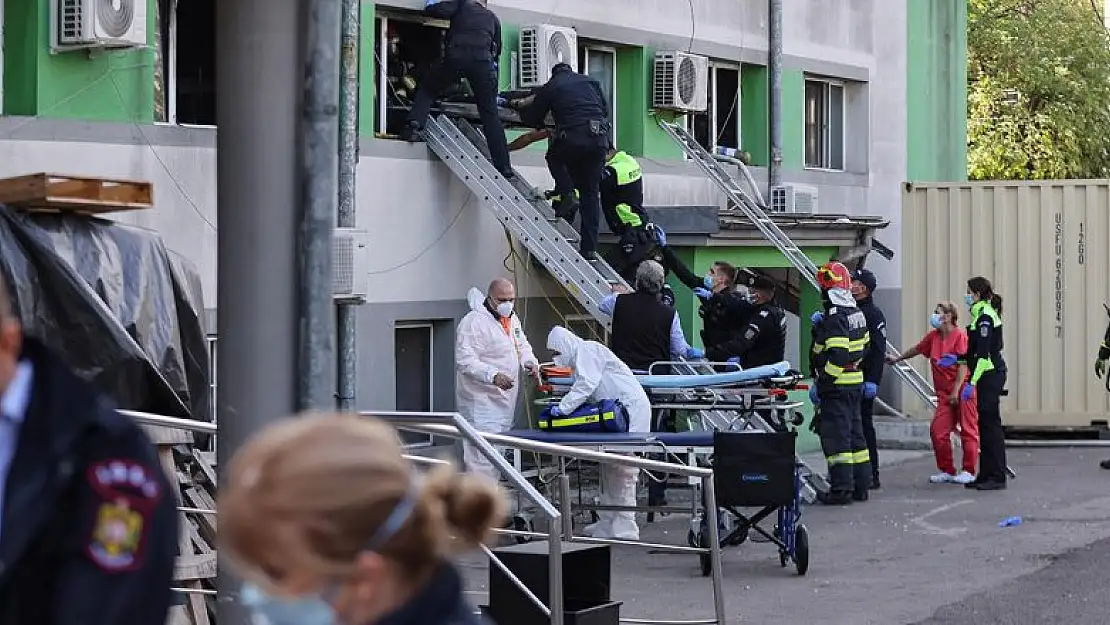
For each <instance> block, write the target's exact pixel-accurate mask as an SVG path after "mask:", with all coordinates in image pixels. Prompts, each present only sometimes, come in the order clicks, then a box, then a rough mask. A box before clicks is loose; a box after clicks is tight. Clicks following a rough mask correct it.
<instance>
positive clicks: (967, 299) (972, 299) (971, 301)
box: [964, 293, 975, 308]
mask: <svg viewBox="0 0 1110 625" xmlns="http://www.w3.org/2000/svg"><path fill="white" fill-rule="evenodd" d="M964 302H966V303H967V307H968V308H971V307H972V306H973V305H974V304H975V296H974V295H972V294H971V293H968V294H967V295H965V296H964Z"/></svg>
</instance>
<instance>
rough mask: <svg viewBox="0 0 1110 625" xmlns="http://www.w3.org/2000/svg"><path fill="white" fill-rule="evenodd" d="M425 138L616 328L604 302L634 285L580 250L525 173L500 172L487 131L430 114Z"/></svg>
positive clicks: (601, 319)
mask: <svg viewBox="0 0 1110 625" xmlns="http://www.w3.org/2000/svg"><path fill="white" fill-rule="evenodd" d="M424 140H425V141H426V142H427V143H428V147H430V148H431V149H432V151H433V152H435V154H436V156H438V157H439V158H440V160H442V161H443V162H444V163H446V164H447V167H449V168H450V169H451V171H452V172H454V174H455V175H456V176H457V177H458V178H459V180H461V181H462V182H463V184H465V185H466V186H467V188H469V189H470V191H471V192H472V193H474V195H475V196H477V197H478V199H479V200H481V202H482V203H483V204H485V205H486V206H487V207H489V209H490V210H492V211H493V213H494V215H496V216H497V219H498V220H499V221H500V222H501V223H502V224H503V225H504V226H505V227H506V228H507V229H508V230H509V232H510V233H512V235H513V236H514V237H515V238H516V239H517V240H518V241H520V242H521V243H523V244H524V247H525V248H526V249H527V250H528V251H529V252H530V253H531V254H532V256H533V257H534V258H536V259H537V260H538V261H539V262H540V263H541V264H542V265H543V266H544V267H545V268H546V269H547V270H548V271H549V272H551V275H552V276H554V277H555V279H556V280H558V281H559V283H560V284H562V285H563V287H564V288H565V289H566V290H567V291H568V292H570V294H571V295H572V296H573V297H574V298H575V299H576V300H578V302H579V303H580V304H582V306H583V307H585V308H586V310H587V311H589V313H590V315H592V316H593V317H594V319H597V320H598V322H599V323H601V324H602V325H604V327H605V328H606V329H607V330H609V329H611V326H612V323H613V320H612V318H611V317H610V316H609V315H606V314H604V313H602V312H601V310H600V308H599V306H600V304H601V300H602V299H603V298H604V297H605V296H606V295H610V294H611V293H612V292H613V286H614V285H618V284H619V285H624V286H628V285H627V284H626V283H625V281H624V280H623V279H622V278H621V277H620V275H619V274H618V273H617V272H616V271H615V270H614V269H613V268H612V267H610V266H609V264H608V263H606V262H605V261H603V260H601V259H600V258H599V259H597V260H593V261H587V260H586V259H585V258H583V257H582V256H581V254H579V253H578V246H577V243H578V241H579V236H578V233H577V232H575V230H574V228H573V227H572V226H571V225H570V224H568V223H567V222H566V221H564V220H562V219H560V218H558V217H556V216H555V212H554V210H553V209H552V208H551V205H550V204H549V203H548V202H546V201H545V200H543V198H539V197H536V194H535V193H534V192H533V190H532V189H531V188H530V187H529V186H528V184H527V182H526V181H525V180H524V178H523V176H521V175H520V174H517V175H516V176H514V177H513V179H511V180H506V179H505V177H504V176H502V175H501V174H500V173H498V171H497V170H496V169H495V168H494V167H493V164H492V163H491V162H490V161H489V158H488V157H487V154H488V152H487V149H486V146H485V139H484V138H482V136H481V133H479V132H478V130H477V129H476V128H474V127H473V126H472V125H470V123H469V122H467V121H466V120H463V119H455V120H453V119H451V118H448V117H446V116H443V115H440V116H432V117H429V119H428V122H427V124H426V125H425V127H424Z"/></svg>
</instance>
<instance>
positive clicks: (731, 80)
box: [686, 62, 740, 152]
mask: <svg viewBox="0 0 1110 625" xmlns="http://www.w3.org/2000/svg"><path fill="white" fill-rule="evenodd" d="M706 89H707V90H708V101H709V107H708V108H707V109H706V110H705V112H704V113H691V114H687V115H686V128H687V130H688V131H689V132H690V134H692V135H693V136H694V139H696V140H697V142H698V143H700V144H701V146H702V147H703V148H705V149H706V150H709V151H710V152H712V151H714V150H716V149H717V148H733V149H740V67H739V66H738V65H734V64H728V63H716V62H713V63H710V65H709V84H708V85H706Z"/></svg>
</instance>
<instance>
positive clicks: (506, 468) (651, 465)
mask: <svg viewBox="0 0 1110 625" xmlns="http://www.w3.org/2000/svg"><path fill="white" fill-rule="evenodd" d="M359 414H360V415H364V416H368V417H376V418H379V419H384V420H386V421H390V422H392V423H393V424H394V426H395V427H397V429H401V430H408V431H413V432H420V433H424V434H432V435H439V436H444V437H447V438H463V439H465V440H466V441H468V442H470V443H471V444H473V445H474V446H475V447H477V448H478V449H479V450H481V451H482V453H483V455H485V456H486V457H487V458H488V459H489V460H490V461H491V462H492V463H493V464H494V465H495V466H497V468H498V469H499V470H500V471H501V472H502V473H503V474H504V475H506V476H507V477H508V479H509V481H510V482H512V483H513V484H514V485H515V486H517V487H518V488H520V489H521V491H522V492H523V493H524V494H525V495H526V496H527V497H528V498H529V499H531V500H533V501H534V502H535V503H536V504H537V505H538V506H540V508H541V509H543V512H544V513H545V514H546V515H548V517H549V518H551V527H552V528H555V527H558V521H559V519H560V518H561V517H562V516H563V515H560V514H559V513H558V511H557V510H556V511H555V512H556V514H555V515H554V516H553V515H551V514H550V513H549V512H548V509H549V508H550V509H553V508H554V507H553V506H551V504H550V503H549V502H547V500H546V499H545V498H543V496H541V495H539V493H538V492H537V491H536V489H535V488H534V487H533V486H532V484H531V483H529V482H528V481H527V480H526V479H524V477H523V476H522V475H520V473H519V472H517V471H516V469H515V468H514V467H513V466H512V465H511V464H509V462H508V461H507V460H505V458H504V456H502V455H501V454H499V453H497V450H496V449H494V447H493V445H492V444H491V443H499V444H502V445H505V446H506V447H514V448H516V449H520V450H523V451H532V452H536V453H546V454H549V455H552V456H557V457H561V458H574V459H577V460H587V461H593V462H597V463H599V464H610V465H617V466H626V467H634V468H637V469H645V470H648V471H657V472H658V471H665V472H668V473H674V474H677V475H686V476H690V477H697V478H700V479H701V480H702V492H703V494H704V496H705V514H706V516H707V519H706V520H707V523H706V525H707V528H706V529H707V530H708V532H709V548H708V549H707V551H708V555H709V561H710V569H711V572H712V578H713V607H714V612H715V616H716V621H715V622H716V623H718V624H719V625H725V623H726V616H725V604H724V589H723V588H722V583H721V578H722V573H721V552H720V549H719V545H720V540H721V538H720V527H719V522H718V518H717V499H716V493H715V489H714V482H713V470H712V469H708V468H702V467H691V466H685V465H679V464H671V463H667V462H658V461H655V460H645V459H643V458H636V457H634V456H626V455H620V454H612V453H605V452H600V451H592V450H589V449H580V448H577V447H568V446H565V445H557V444H553V443H545V442H542V441H535V440H530V439H525V438H519V437H515V436H507V435H504V434H492V433H486V432H479V431H478V430H477V429H475V427H474V426H473V425H471V424H470V423H469V422H468V421H467V420H466V419H465V418H464V417H463V416H462V415H460V414H459V413H457V412H438V413H436V412H432V413H427V412H425V413H421V412H384V411H383V412H375V411H362V412H359ZM533 493H534V494H535V496H533ZM541 502H542V503H541ZM562 503H563V505H569V502H567V501H564V502H562ZM544 504H546V505H544ZM566 525H569V524H565V525H564V527H563V533H564V534H565V535H566V537H567V538H568V539H569V538H570V536H571V533H572V532H571V530H570V529H569V528H568V527H567V526H566ZM547 538H548V541H549V544H550V546H551V548H550V550H549V551H550V557H549V562H548V567H549V594H550V601H551V606H550V614H551V623H552V625H562V623H563V604H562V600H563V592H562V589H563V584H562V558H561V551H560V548H561V540H560V536H559V535H558V534H556V533H555V532H554V531H551V532H549V533H548V536H547ZM622 620H623V621H625V622H631V621H630V620H629V619H622ZM640 622H645V621H640ZM653 622H654V621H653Z"/></svg>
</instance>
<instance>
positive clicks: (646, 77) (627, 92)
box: [617, 47, 682, 160]
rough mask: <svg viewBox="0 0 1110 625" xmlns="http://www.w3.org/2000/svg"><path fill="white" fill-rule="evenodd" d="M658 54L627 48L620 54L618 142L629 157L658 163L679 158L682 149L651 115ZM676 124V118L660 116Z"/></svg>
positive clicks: (621, 50) (618, 56) (618, 63)
mask: <svg viewBox="0 0 1110 625" xmlns="http://www.w3.org/2000/svg"><path fill="white" fill-rule="evenodd" d="M654 59H655V51H654V50H653V49H651V48H638V47H626V48H620V49H618V51H617V122H618V124H617V142H618V144H619V145H620V146H621V147H622V148H623V149H624V150H626V151H627V152H628V153H629V154H633V155H635V156H646V157H648V158H653V159H658V160H668V159H680V158H682V150H680V149H679V148H678V146H677V145H675V143H674V141H672V140H671V138H670V137H669V136H668V135H667V133H666V132H664V131H663V129H662V128H660V127H659V124H658V123H657V122H656V120H655V118H654V117H652V116H651V115H650V114H649V112H648V111H649V109H650V108H651V95H650V94H651V72H652V65H653V63H654ZM660 115H661V116H663V119H666V120H669V121H673V120H674V119H676V116H675V115H674V114H671V113H660Z"/></svg>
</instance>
